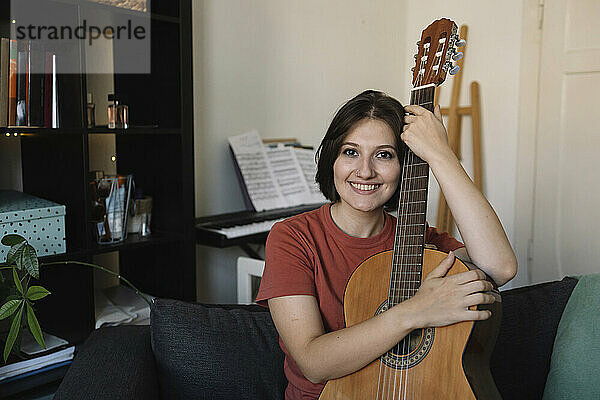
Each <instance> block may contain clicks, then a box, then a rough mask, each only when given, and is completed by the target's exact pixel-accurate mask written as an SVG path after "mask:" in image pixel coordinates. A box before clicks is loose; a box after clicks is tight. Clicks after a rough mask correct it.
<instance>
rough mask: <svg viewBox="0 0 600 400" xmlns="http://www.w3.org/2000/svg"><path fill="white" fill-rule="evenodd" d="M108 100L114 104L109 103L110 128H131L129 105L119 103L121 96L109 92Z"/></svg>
mask: <svg viewBox="0 0 600 400" xmlns="http://www.w3.org/2000/svg"><path fill="white" fill-rule="evenodd" d="M108 101H112V102H113V104H109V105H108V127H109V128H110V129H115V128H117V129H127V128H129V106H126V105H125V104H121V103H119V96H117V95H116V94H109V95H108Z"/></svg>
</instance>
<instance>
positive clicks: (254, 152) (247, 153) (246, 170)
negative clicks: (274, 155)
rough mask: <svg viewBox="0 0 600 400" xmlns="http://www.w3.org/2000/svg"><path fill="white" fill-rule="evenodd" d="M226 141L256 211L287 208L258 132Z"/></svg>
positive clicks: (251, 132)
mask: <svg viewBox="0 0 600 400" xmlns="http://www.w3.org/2000/svg"><path fill="white" fill-rule="evenodd" d="M228 140H229V145H230V146H231V149H232V151H233V154H234V155H235V158H236V161H237V164H238V167H239V169H240V172H241V174H242V177H243V179H244V183H245V184H246V189H247V191H248V195H249V196H250V200H251V201H252V205H253V206H254V208H255V209H256V211H263V210H269V209H273V208H281V207H287V201H286V200H285V198H284V197H283V195H282V194H281V192H280V191H279V188H278V187H277V185H276V181H275V178H274V176H273V174H272V171H271V169H270V168H269V161H268V159H267V154H266V152H265V148H264V146H263V143H262V140H261V138H260V136H259V135H258V132H257V131H255V130H253V131H250V132H248V133H245V134H243V135H238V136H232V137H230V138H229V139H228Z"/></svg>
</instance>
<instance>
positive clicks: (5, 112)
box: [0, 38, 59, 128]
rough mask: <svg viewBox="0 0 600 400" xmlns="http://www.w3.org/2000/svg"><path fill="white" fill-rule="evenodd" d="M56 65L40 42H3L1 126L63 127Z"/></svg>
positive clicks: (0, 50) (0, 43)
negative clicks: (60, 116) (60, 119)
mask: <svg viewBox="0 0 600 400" xmlns="http://www.w3.org/2000/svg"><path fill="white" fill-rule="evenodd" d="M56 63H57V56H56V54H55V53H52V52H49V51H45V49H44V46H43V44H42V43H40V42H37V41H30V40H13V39H7V38H1V39H0V126H8V127H10V126H30V127H46V128H58V127H59V114H58V84H57V64H56Z"/></svg>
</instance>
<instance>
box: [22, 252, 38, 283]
mask: <svg viewBox="0 0 600 400" xmlns="http://www.w3.org/2000/svg"><path fill="white" fill-rule="evenodd" d="M23 267H25V269H26V270H27V272H28V273H29V275H31V276H33V277H34V278H35V279H40V264H39V262H38V259H37V254H36V253H35V249H34V248H33V246H32V245H30V244H28V245H27V246H25V249H24V250H23Z"/></svg>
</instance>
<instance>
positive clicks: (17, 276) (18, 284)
mask: <svg viewBox="0 0 600 400" xmlns="http://www.w3.org/2000/svg"><path fill="white" fill-rule="evenodd" d="M13 280H14V281H15V286H16V287H17V290H18V291H19V293H21V294H23V286H22V285H21V280H20V279H19V274H17V269H16V268H13Z"/></svg>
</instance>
